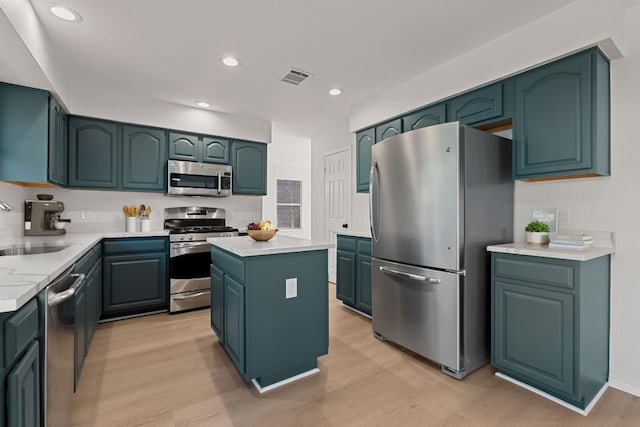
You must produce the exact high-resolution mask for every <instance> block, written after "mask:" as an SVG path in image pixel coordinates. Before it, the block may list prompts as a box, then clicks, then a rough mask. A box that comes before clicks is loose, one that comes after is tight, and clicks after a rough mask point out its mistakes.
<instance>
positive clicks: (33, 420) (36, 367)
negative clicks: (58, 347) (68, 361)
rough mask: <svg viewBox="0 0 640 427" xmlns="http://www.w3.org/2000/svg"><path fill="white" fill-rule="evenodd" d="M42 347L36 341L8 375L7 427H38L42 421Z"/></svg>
mask: <svg viewBox="0 0 640 427" xmlns="http://www.w3.org/2000/svg"><path fill="white" fill-rule="evenodd" d="M41 384H42V380H41V378H40V347H39V344H38V341H34V342H32V343H31V345H30V346H29V349H28V350H27V352H26V353H25V355H24V356H23V357H22V359H20V361H19V362H18V363H17V364H16V365H15V366H14V367H13V369H12V370H11V371H10V372H9V374H8V375H7V402H6V405H7V427H37V426H39V425H40V421H41V411H42V402H41Z"/></svg>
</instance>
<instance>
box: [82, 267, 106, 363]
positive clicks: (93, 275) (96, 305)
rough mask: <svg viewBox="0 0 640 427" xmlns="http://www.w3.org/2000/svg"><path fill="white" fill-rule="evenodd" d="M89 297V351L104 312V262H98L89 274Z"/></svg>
mask: <svg viewBox="0 0 640 427" xmlns="http://www.w3.org/2000/svg"><path fill="white" fill-rule="evenodd" d="M85 287H86V299H87V327H86V329H87V353H88V352H89V346H90V345H91V341H93V335H94V334H95V332H96V327H97V325H98V320H99V319H100V315H101V314H102V301H101V295H102V262H101V261H98V262H96V263H95V264H94V265H93V267H92V268H91V271H90V272H89V274H88V275H87V278H86V282H85Z"/></svg>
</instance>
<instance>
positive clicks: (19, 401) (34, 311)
mask: <svg viewBox="0 0 640 427" xmlns="http://www.w3.org/2000/svg"><path fill="white" fill-rule="evenodd" d="M40 317H42V308H41V307H39V304H38V301H37V299H36V298H33V299H31V300H30V301H28V302H27V303H26V304H25V305H23V306H22V307H21V308H19V309H18V310H16V311H15V312H11V313H0V426H16V427H18V426H29V427H37V426H40V425H42V424H41V423H42V422H43V419H44V418H43V416H44V412H43V411H44V405H43V402H44V401H43V400H42V399H43V398H44V393H43V389H42V387H43V386H44V367H43V366H44V365H43V361H44V349H43V347H42V343H41V341H40V340H42V339H43V337H44V318H42V319H41V318H40Z"/></svg>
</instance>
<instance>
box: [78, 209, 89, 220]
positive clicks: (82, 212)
mask: <svg viewBox="0 0 640 427" xmlns="http://www.w3.org/2000/svg"><path fill="white" fill-rule="evenodd" d="M80 218H81V219H87V218H89V209H87V208H82V209H80Z"/></svg>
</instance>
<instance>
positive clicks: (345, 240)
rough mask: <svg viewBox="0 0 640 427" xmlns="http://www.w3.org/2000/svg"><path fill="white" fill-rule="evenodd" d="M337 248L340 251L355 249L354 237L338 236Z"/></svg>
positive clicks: (353, 250)
mask: <svg viewBox="0 0 640 427" xmlns="http://www.w3.org/2000/svg"><path fill="white" fill-rule="evenodd" d="M337 248H338V249H340V250H341V251H349V252H355V251H356V238H355V237H351V236H340V235H338V238H337Z"/></svg>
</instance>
